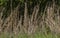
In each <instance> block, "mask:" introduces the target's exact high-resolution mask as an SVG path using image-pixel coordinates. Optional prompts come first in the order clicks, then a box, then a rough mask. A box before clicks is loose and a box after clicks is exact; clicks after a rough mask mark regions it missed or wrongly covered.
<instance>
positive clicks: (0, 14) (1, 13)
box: [0, 7, 5, 32]
mask: <svg viewBox="0 0 60 38" xmlns="http://www.w3.org/2000/svg"><path fill="white" fill-rule="evenodd" d="M4 10H5V7H4V8H2V10H1V12H0V32H2V25H3V19H2V16H3V11H4Z"/></svg>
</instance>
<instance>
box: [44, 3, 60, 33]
mask: <svg viewBox="0 0 60 38" xmlns="http://www.w3.org/2000/svg"><path fill="white" fill-rule="evenodd" d="M55 6H57V5H55V4H54V3H53V5H52V6H51V7H48V8H47V18H46V19H45V20H46V24H47V25H48V26H49V28H50V30H51V32H53V33H58V32H59V31H60V30H58V29H60V28H59V24H58V23H57V21H59V19H58V18H57V17H60V16H59V15H58V16H56V15H57V14H56V13H59V11H58V12H56V13H55V11H54V10H56V9H55ZM58 8H59V7H58ZM56 11H57V10H56ZM54 14H55V15H54ZM54 19H55V20H54ZM57 19H58V20H57Z"/></svg>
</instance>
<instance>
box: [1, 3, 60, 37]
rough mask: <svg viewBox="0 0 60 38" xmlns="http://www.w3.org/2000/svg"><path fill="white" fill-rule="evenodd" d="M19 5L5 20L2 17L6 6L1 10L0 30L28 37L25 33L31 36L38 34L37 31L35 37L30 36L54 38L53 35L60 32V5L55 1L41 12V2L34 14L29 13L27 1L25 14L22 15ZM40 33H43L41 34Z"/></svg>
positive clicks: (35, 8)
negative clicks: (20, 14)
mask: <svg viewBox="0 0 60 38" xmlns="http://www.w3.org/2000/svg"><path fill="white" fill-rule="evenodd" d="M19 5H20V4H18V6H17V7H16V8H15V9H14V10H12V11H11V13H10V15H9V16H8V17H7V18H6V19H5V20H3V17H2V16H3V11H4V10H5V8H3V9H2V11H0V32H4V33H10V34H13V35H16V38H17V37H18V38H24V37H26V38H28V36H27V35H26V36H25V35H24V34H25V33H26V34H28V35H29V36H30V35H31V34H32V35H33V34H36V32H39V33H37V34H36V35H34V37H33V36H30V38H52V37H51V36H53V37H55V36H54V34H59V33H60V15H59V12H60V7H59V6H57V5H56V4H55V3H53V4H52V5H51V6H46V8H45V10H44V12H39V4H37V5H36V6H35V7H34V9H33V12H32V15H28V8H27V3H25V8H24V15H23V16H20V17H19V13H20V12H19ZM39 13H40V15H39ZM41 13H42V14H41ZM19 33H22V34H23V35H22V37H20V36H19V35H18V34H19ZM40 33H42V34H43V35H42V36H41V35H40ZM50 33H52V34H50ZM17 35H18V36H17ZM4 36H5V35H4ZM56 37H57V35H56ZM3 38H4V37H3ZM14 38H15V37H14ZM57 38H58V37H57Z"/></svg>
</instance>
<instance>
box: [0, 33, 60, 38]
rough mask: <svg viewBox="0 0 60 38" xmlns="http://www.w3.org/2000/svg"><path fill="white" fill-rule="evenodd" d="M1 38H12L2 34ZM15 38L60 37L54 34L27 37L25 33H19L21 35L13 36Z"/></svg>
mask: <svg viewBox="0 0 60 38" xmlns="http://www.w3.org/2000/svg"><path fill="white" fill-rule="evenodd" d="M0 38H11V37H10V35H9V34H8V33H2V34H1V35H0ZM13 38H60V36H59V35H54V34H51V33H49V34H47V35H45V34H43V33H35V34H32V35H27V34H25V33H23V34H21V33H19V34H16V35H14V34H13Z"/></svg>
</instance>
